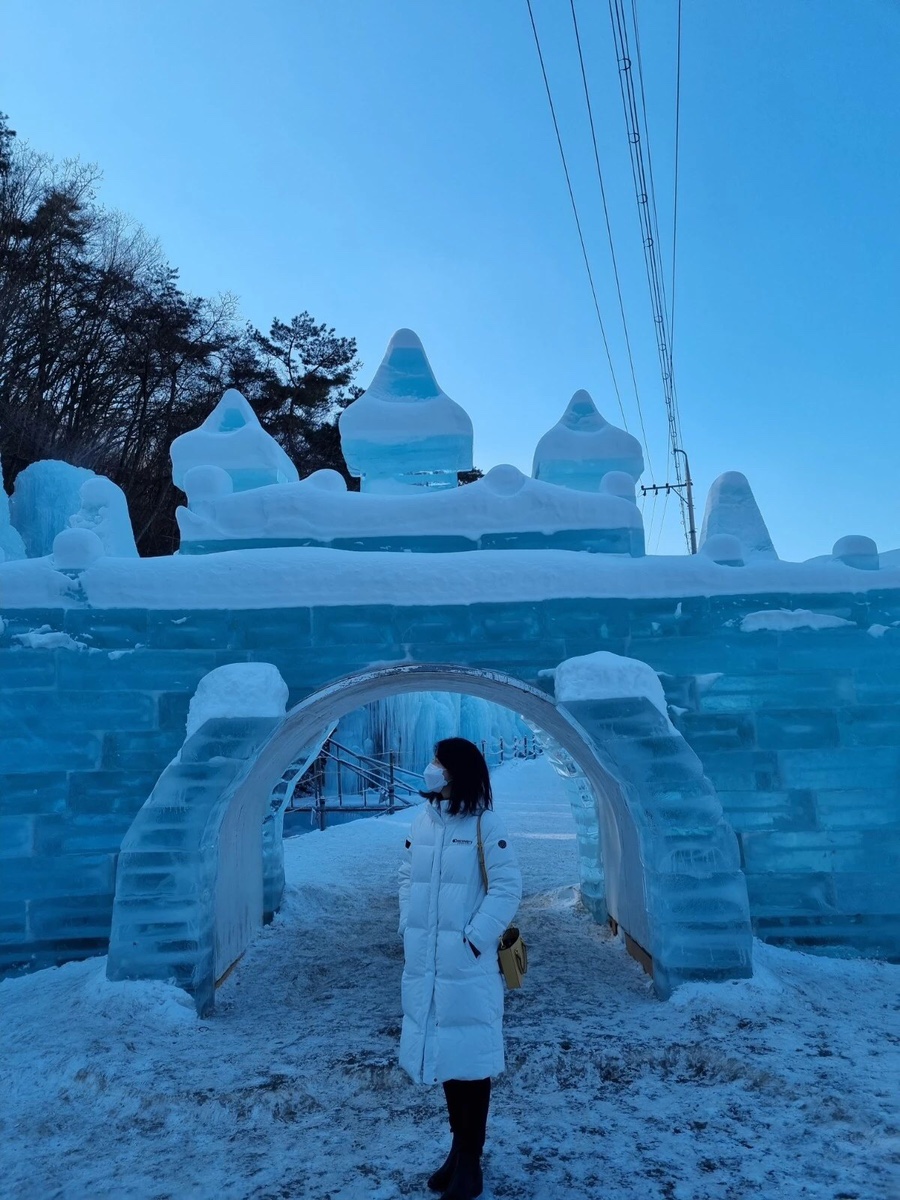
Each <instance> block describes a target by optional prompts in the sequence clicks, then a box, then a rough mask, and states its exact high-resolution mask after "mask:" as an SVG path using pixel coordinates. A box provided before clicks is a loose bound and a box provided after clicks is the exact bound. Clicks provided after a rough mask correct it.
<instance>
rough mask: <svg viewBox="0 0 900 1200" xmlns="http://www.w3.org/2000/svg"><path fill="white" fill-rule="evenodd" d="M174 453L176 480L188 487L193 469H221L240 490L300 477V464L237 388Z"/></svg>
mask: <svg viewBox="0 0 900 1200" xmlns="http://www.w3.org/2000/svg"><path fill="white" fill-rule="evenodd" d="M170 454H171V457H172V481H173V483H174V484H175V486H176V487H178V488H181V489H182V491H183V490H184V485H185V476H186V475H187V473H188V471H190V470H191V469H192V468H193V467H209V466H216V467H220V468H221V469H222V470H224V471H225V472H227V474H228V475H229V476H230V478H231V481H232V485H233V486H234V489H235V491H241V490H243V489H245V488H255V487H263V486H264V485H265V484H270V483H291V482H294V481H295V480H296V479H297V468H296V467H295V466H294V464H293V463H292V462H291V460H290V458H289V457H288V455H287V454H286V453H285V451H284V450H283V449H282V448H281V446H280V445H279V444H278V442H276V441H275V439H274V438H273V437H271V436H270V435H269V434H268V433H266V431H265V430H264V429H263V427H262V425H260V423H259V420H258V418H257V416H256V413H255V412H254V411H253V409H252V408H251V406H250V404H249V403H248V402H247V401H246V400H245V398H244V397H243V396H242V395H241V393H240V392H239V391H237V390H236V389H235V388H229V389H228V390H227V391H226V392H225V394H224V395H223V396H222V399H221V400H220V401H219V403H218V404H217V405H216V407H215V408H214V409H213V410H212V412H211V413H210V414H209V416H208V417H207V418H206V420H205V421H204V422H203V424H202V425H201V426H200V427H199V428H198V429H192V430H191V431H190V432H189V433H183V434H181V436H180V437H177V438H176V439H175V441H174V442H173V443H172V446H171V448H170Z"/></svg>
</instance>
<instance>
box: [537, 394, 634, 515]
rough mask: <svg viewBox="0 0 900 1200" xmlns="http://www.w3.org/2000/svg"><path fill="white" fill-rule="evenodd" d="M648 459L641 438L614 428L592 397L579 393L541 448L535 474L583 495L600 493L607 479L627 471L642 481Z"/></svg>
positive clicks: (548, 434)
mask: <svg viewBox="0 0 900 1200" xmlns="http://www.w3.org/2000/svg"><path fill="white" fill-rule="evenodd" d="M643 470H644V456H643V454H642V453H641V444H640V442H639V441H638V440H637V438H635V437H632V436H631V434H630V433H626V431H625V430H624V429H619V428H618V427H617V426H615V425H611V424H610V423H609V421H607V420H606V418H605V417H603V416H601V415H600V413H599V412H598V411H597V406H596V405H595V404H594V401H593V400H592V399H591V396H590V393H588V392H585V391H578V392H576V393H575V395H574V396H573V397H572V399H571V400H570V401H569V404H568V407H567V408H566V411H565V412H564V413H563V415H562V416H561V417H560V419H559V421H558V422H557V423H556V424H555V425H554V426H553V428H552V429H550V430H548V431H547V433H545V434H544V436H543V437H542V438H541V440H540V441H539V442H538V444H537V449H536V450H535V452H534V466H533V467H532V471H531V474H532V475H533V477H534V478H535V479H542V480H543V481H544V482H545V483H557V484H561V485H562V486H563V487H569V488H575V489H576V490H577V491H580V492H598V491H600V483H601V481H602V479H603V476H604V475H607V474H609V472H610V471H624V472H625V474H627V475H630V476H631V477H632V479H634V480H635V481H637V480H638V479H640V477H641V475H642V473H643Z"/></svg>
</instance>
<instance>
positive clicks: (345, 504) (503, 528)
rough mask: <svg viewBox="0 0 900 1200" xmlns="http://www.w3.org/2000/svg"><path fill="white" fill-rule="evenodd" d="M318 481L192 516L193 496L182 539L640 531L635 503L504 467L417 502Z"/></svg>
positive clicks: (214, 499)
mask: <svg viewBox="0 0 900 1200" xmlns="http://www.w3.org/2000/svg"><path fill="white" fill-rule="evenodd" d="M330 474H332V473H329V475H330ZM323 475H325V472H316V474H315V475H311V476H310V477H309V479H304V480H302V481H301V482H299V483H294V484H283V485H280V486H278V487H266V488H259V489H257V490H255V491H249V492H240V493H238V494H236V495H227V494H219V495H211V494H209V493H205V494H204V495H203V497H202V508H199V507H198V509H197V511H194V500H193V496H192V499H191V503H192V507H191V509H190V510H188V509H185V508H180V509H179V510H178V524H179V527H180V529H181V535H182V538H183V539H184V540H185V541H188V542H190V541H211V540H216V539H229V540H236V539H272V540H274V539H277V538H292V539H296V540H299V539H309V540H311V541H318V542H330V541H332V540H333V539H335V538H370V537H385V538H394V537H402V536H418V537H428V536H444V537H447V536H449V537H465V538H470V539H472V540H477V539H478V538H480V537H484V536H485V535H486V534H492V533H542V534H546V535H549V534H553V533H559V532H560V531H562V530H582V529H583V530H599V529H640V527H641V515H640V512H639V511H638V509H637V507H636V505H635V504H634V502H633V500H631V501H629V500H628V499H622V498H621V497H620V496H616V495H610V494H604V495H589V494H586V493H584V492H573V491H570V490H569V489H568V488H561V487H556V486H554V485H553V484H547V483H540V482H538V481H536V480H534V479H529V478H528V476H527V475H523V474H522V472H521V471H519V470H518V469H517V468H516V467H513V466H509V465H507V464H503V465H500V466H497V467H494V468H493V470H491V471H489V472H488V473H487V474H486V475H485V476H484V478H483V479H479V480H477V481H476V482H475V483H471V484H468V485H467V486H466V487H453V488H445V489H435V490H432V489H429V488H419V489H417V491H416V494H414V495H409V494H407V495H379V494H378V493H375V494H372V493H366V492H348V491H347V490H346V488H345V487H344V488H338V487H337V486H336V485H335V484H334V482H333V481H332V480H331V479H330V478H325V479H323V478H322V476H323ZM192 476H193V473H192ZM338 478H340V477H339V476H338ZM341 482H342V483H343V480H341ZM189 485H190V480H189V481H188V483H187V484H186V486H189Z"/></svg>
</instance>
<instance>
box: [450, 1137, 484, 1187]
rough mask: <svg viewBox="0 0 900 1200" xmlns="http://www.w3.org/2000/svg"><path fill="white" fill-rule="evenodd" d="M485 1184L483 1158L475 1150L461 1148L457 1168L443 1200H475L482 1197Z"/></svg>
mask: <svg viewBox="0 0 900 1200" xmlns="http://www.w3.org/2000/svg"><path fill="white" fill-rule="evenodd" d="M483 1187H484V1182H483V1179H482V1175H481V1156H480V1155H479V1154H478V1153H477V1152H476V1151H474V1150H466V1149H463V1148H461V1149H460V1150H459V1153H458V1154H457V1157H456V1168H455V1170H454V1172H453V1178H452V1179H451V1180H450V1186H449V1187H448V1188H447V1190H446V1192H444V1194H443V1195H442V1196H441V1200H475V1197H476V1196H480V1195H481V1192H482V1188H483Z"/></svg>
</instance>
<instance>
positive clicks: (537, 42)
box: [525, 0, 628, 429]
mask: <svg viewBox="0 0 900 1200" xmlns="http://www.w3.org/2000/svg"><path fill="white" fill-rule="evenodd" d="M525 3H526V4H527V6H528V16H529V19H530V21H531V31H532V33H533V34H534V44H535V48H536V49H537V53H538V61H539V62H540V65H541V75H542V76H543V78H544V88H545V89H546V92H547V103H548V104H549V106H550V116H551V117H552V118H553V129H554V131H555V133H556V144H557V145H558V146H559V155H560V158H561V159H562V165H563V172H564V173H565V177H566V187H567V188H568V189H569V199H570V200H571V202H572V213H573V215H574V217H575V226H576V228H577V230H578V240H579V242H580V243H581V253H582V257H583V258H584V266H585V269H586V271H587V276H588V282H589V283H590V286H591V295H592V297H593V300H594V311H595V312H596V314H597V322H598V324H599V326H600V334H601V336H602V338H603V348H604V350H605V351H606V361H607V362H608V363H609V373H610V375H611V376H612V381H613V388H614V390H615V393H616V400H617V401H618V404H619V412H620V413H621V414H622V421H623V423H624V425H625V428H626V429H627V428H628V420H627V418H626V416H625V406H624V405H623V404H622V396H621V393H620V391H619V382H618V380H617V379H616V372H615V368H614V367H613V361H612V355H611V353H610V349H609V341H608V339H607V337H606V328H605V326H604V324H603V318H602V316H601V315H600V303H599V301H598V299H597V288H596V286H595V285H594V275H593V272H592V271H591V264H590V260H589V258H588V252H587V247H586V245H585V241H584V233H583V232H582V228H581V218H580V217H579V215H578V205H577V204H576V202H575V192H574V191H573V189H572V179H571V176H570V174H569V164H568V162H567V161H566V152H565V150H564V149H563V142H562V135H561V134H560V131H559V121H558V120H557V118H556V106H555V105H554V103H553V93H552V92H551V90H550V80H549V79H548V77H547V68H546V66H545V65H544V54H543V51H542V50H541V40H540V37H539V36H538V31H537V25H536V24H535V20H534V12H533V11H532V7H531V0H525Z"/></svg>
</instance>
